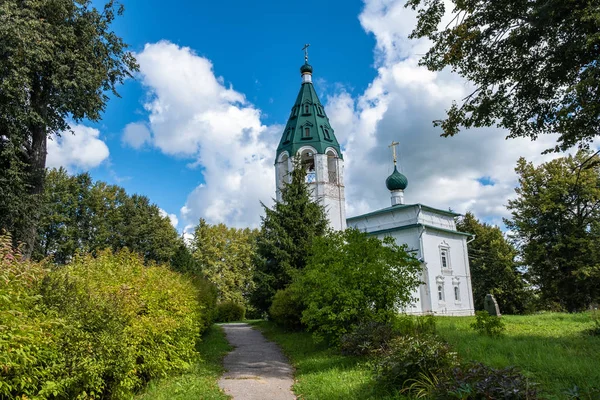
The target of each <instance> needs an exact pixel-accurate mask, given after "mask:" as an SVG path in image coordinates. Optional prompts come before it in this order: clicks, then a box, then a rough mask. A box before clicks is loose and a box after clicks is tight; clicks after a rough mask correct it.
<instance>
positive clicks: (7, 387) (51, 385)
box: [0, 235, 64, 399]
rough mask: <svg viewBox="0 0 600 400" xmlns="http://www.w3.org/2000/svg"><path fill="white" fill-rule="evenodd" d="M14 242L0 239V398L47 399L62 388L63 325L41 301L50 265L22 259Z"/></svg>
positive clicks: (9, 238)
mask: <svg viewBox="0 0 600 400" xmlns="http://www.w3.org/2000/svg"><path fill="white" fill-rule="evenodd" d="M11 243H12V239H11V237H10V236H8V235H0V398H1V399H12V398H16V397H20V396H24V397H27V398H34V397H38V398H47V397H49V396H50V395H51V394H52V393H55V392H56V393H58V390H59V389H58V388H57V384H56V380H55V377H57V376H59V375H61V374H62V365H63V363H64V357H63V356H62V354H61V353H60V351H59V344H58V341H57V337H56V335H55V334H54V332H56V331H60V330H61V329H62V327H63V321H62V320H60V319H59V318H57V317H55V316H53V315H46V313H44V309H43V307H42V304H41V302H40V296H39V286H40V284H41V282H42V280H43V279H44V277H45V276H46V274H47V273H48V270H47V269H46V266H45V265H44V264H41V263H33V262H29V261H23V260H22V255H21V252H20V251H19V250H17V249H13V248H12V244H11Z"/></svg>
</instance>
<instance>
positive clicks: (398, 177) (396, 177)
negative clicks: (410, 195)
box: [385, 165, 408, 191]
mask: <svg viewBox="0 0 600 400" xmlns="http://www.w3.org/2000/svg"><path fill="white" fill-rule="evenodd" d="M385 186H387V188H388V190H390V191H395V190H404V189H406V187H407V186H408V179H406V176H404V175H403V174H401V173H400V172H398V168H396V166H395V165H394V172H392V174H391V175H390V176H388V178H387V179H386V180H385Z"/></svg>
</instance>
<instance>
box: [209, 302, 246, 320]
mask: <svg viewBox="0 0 600 400" xmlns="http://www.w3.org/2000/svg"><path fill="white" fill-rule="evenodd" d="M245 317H246V308H245V307H244V306H243V305H241V304H238V303H235V302H233V301H226V302H224V303H220V304H217V315H216V321H217V322H232V321H242V320H243V319H244V318H245Z"/></svg>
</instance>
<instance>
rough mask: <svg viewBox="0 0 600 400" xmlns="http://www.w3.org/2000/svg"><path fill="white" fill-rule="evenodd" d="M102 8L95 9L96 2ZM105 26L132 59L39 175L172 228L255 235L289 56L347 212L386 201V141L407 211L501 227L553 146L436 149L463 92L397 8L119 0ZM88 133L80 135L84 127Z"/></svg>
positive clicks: (284, 105) (494, 140)
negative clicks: (331, 145)
mask: <svg viewBox="0 0 600 400" xmlns="http://www.w3.org/2000/svg"><path fill="white" fill-rule="evenodd" d="M99 4H100V3H99ZM124 5H125V14H124V15H123V16H122V17H120V18H118V19H117V20H116V22H115V24H114V30H115V31H116V33H117V34H119V35H120V36H121V37H123V39H124V40H125V41H126V42H127V43H128V44H129V45H130V46H131V47H130V48H131V50H132V51H133V52H135V53H136V55H137V58H138V61H139V62H140V65H141V67H142V68H141V71H140V73H139V74H138V75H137V76H136V79H135V80H129V81H128V82H127V83H126V84H125V85H124V86H122V87H121V88H120V89H119V92H120V94H121V98H112V99H111V100H110V102H109V103H108V106H107V108H106V111H105V113H104V114H103V119H102V121H100V122H99V123H91V122H89V121H84V122H83V123H82V124H81V125H80V126H78V127H76V129H75V131H76V133H78V135H77V139H75V138H73V137H70V136H69V137H63V138H62V139H60V140H55V141H54V142H53V144H52V145H50V146H49V165H50V166H59V165H63V166H65V167H67V168H68V169H69V171H71V172H80V171H86V170H89V171H90V173H91V174H92V176H93V177H94V178H95V179H98V180H104V181H107V182H109V183H114V184H118V185H121V186H123V187H125V189H126V190H127V191H128V192H129V193H139V194H144V195H147V196H148V197H149V198H150V199H151V201H153V202H155V203H156V204H158V206H159V207H160V208H161V209H163V210H165V211H166V212H167V213H168V214H171V217H172V221H173V222H174V223H176V226H177V227H178V229H179V230H183V229H185V228H186V227H188V229H189V226H190V225H193V224H195V223H196V222H197V220H198V218H200V217H204V218H206V219H207V220H208V221H209V222H212V223H216V222H225V223H227V224H230V225H235V226H257V224H258V223H259V221H260V214H261V207H260V205H259V201H263V202H265V203H266V204H270V198H271V197H272V196H273V195H274V172H273V166H272V165H273V157H274V152H275V148H276V144H277V142H278V140H279V137H280V135H281V126H280V125H283V124H285V122H286V119H287V116H288V114H289V109H290V107H291V105H292V104H293V102H294V100H295V97H296V95H297V93H298V90H299V87H300V76H299V67H300V66H301V65H302V63H303V52H302V51H301V49H302V46H303V45H304V44H305V43H310V44H311V46H310V49H309V56H310V63H311V64H312V65H313V67H314V76H313V81H314V82H315V88H316V90H317V93H318V94H319V96H320V98H321V101H322V102H324V103H325V104H326V111H327V114H328V116H329V118H330V120H331V123H332V127H333V128H334V130H335V134H336V136H337V138H338V140H339V141H340V143H341V144H342V147H343V149H344V150H345V155H344V159H345V162H346V169H345V170H346V198H347V209H348V210H347V212H348V215H349V216H352V215H356V214H359V213H362V212H366V211H370V210H373V209H376V208H381V207H385V206H387V205H389V193H388V192H387V191H386V189H385V187H384V184H383V182H384V181H385V178H386V177H387V175H388V174H389V173H390V172H391V169H392V164H391V155H390V154H389V149H388V147H387V145H388V144H389V143H390V142H391V141H392V140H398V141H400V143H401V145H400V165H401V169H402V170H403V171H404V173H405V174H406V175H407V177H408V179H409V187H408V189H407V191H406V199H407V202H413V203H416V202H420V203H424V204H428V205H431V206H435V207H438V208H444V209H447V208H452V209H453V210H456V211H458V212H466V211H468V210H472V211H474V212H475V213H476V215H477V216H478V217H480V218H483V219H485V220H486V221H489V222H495V223H500V222H501V218H502V217H503V216H506V215H507V214H506V210H505V208H504V204H506V201H507V199H508V198H510V197H511V196H514V187H515V185H516V176H515V174H514V171H513V169H514V166H515V164H516V160H517V159H518V157H519V156H525V157H526V158H527V159H529V160H532V161H535V162H541V161H544V160H547V159H549V158H550V157H553V156H552V155H550V156H541V155H540V153H541V151H542V150H544V149H545V148H547V147H549V146H550V144H551V143H552V142H553V140H554V138H552V137H547V138H542V139H540V140H538V141H537V142H529V141H525V140H510V141H505V140H504V137H505V136H506V132H503V131H501V130H499V129H496V128H489V129H483V130H473V131H468V132H463V133H461V134H459V135H458V136H457V137H456V138H452V139H445V138H441V137H440V136H439V133H440V132H439V131H438V130H437V129H436V128H433V126H432V124H431V121H432V120H433V119H437V118H442V117H443V116H444V110H445V109H447V108H448V106H449V105H450V104H451V102H452V101H453V100H459V99H460V98H462V97H464V93H466V92H467V91H468V89H469V84H468V82H464V81H463V80H462V79H461V78H460V77H458V76H456V75H453V74H451V73H449V72H447V71H444V72H441V73H432V72H429V71H426V70H425V69H424V68H422V67H419V66H418V60H419V58H420V56H421V55H422V54H424V53H425V52H426V50H427V48H428V46H429V44H428V43H427V42H425V41H422V40H421V41H414V40H409V39H408V34H409V33H410V31H411V30H412V27H413V26H414V24H415V16H414V13H413V12H411V11H410V10H406V9H405V8H404V7H403V1H400V0H364V1H347V0H346V1H339V0H335V1H314V0H307V1H303V2H287V1H255V2H247V1H238V0H235V1H221V2H192V1H170V2H164V1H156V0H150V1H139V0H136V1H131V0H130V1H127V0H125V1H124ZM89 128H93V129H89Z"/></svg>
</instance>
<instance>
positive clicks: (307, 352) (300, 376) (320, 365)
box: [252, 321, 404, 400]
mask: <svg viewBox="0 0 600 400" xmlns="http://www.w3.org/2000/svg"><path fill="white" fill-rule="evenodd" d="M252 325H254V326H255V327H258V328H259V329H260V330H261V331H262V332H263V333H264V334H265V336H266V337H267V338H268V339H269V340H272V341H274V342H276V343H278V344H279V345H280V346H281V348H282V350H283V352H284V353H285V354H286V355H287V356H288V358H289V359H290V362H291V363H292V365H293V366H294V367H295V368H296V373H295V378H296V383H295V384H294V388H293V389H294V392H295V393H296V395H298V397H299V398H301V399H306V400H310V399H327V400H330V399H331V400H335V399H345V400H351V399H357V400H358V399H360V400H368V399H402V398H404V397H401V396H399V395H395V396H394V395H393V394H391V393H389V392H386V391H385V389H383V388H381V387H378V386H377V384H376V382H375V381H374V379H373V375H372V373H371V367H370V366H369V365H368V363H367V361H366V360H365V359H361V358H357V357H346V356H342V355H340V353H339V351H338V350H335V349H329V348H327V346H325V345H324V344H316V343H315V342H314V341H313V339H312V336H311V335H310V334H308V333H302V332H285V331H282V330H281V329H279V328H278V327H277V326H275V324H273V323H272V322H267V321H258V322H252Z"/></svg>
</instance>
